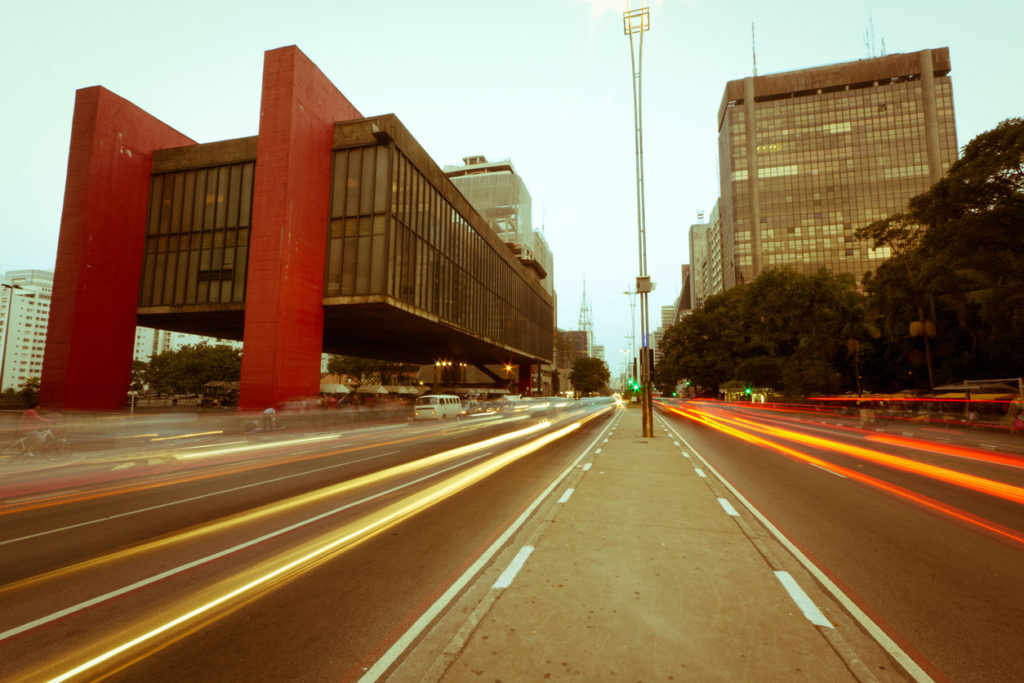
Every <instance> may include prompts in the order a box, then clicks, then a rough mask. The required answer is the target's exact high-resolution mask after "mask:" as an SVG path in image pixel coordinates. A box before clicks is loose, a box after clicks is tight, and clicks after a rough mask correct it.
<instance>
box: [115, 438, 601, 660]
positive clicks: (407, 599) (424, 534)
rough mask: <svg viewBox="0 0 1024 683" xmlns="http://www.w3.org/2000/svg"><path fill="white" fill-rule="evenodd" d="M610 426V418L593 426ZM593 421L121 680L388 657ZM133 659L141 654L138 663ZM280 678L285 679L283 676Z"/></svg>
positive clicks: (267, 595)
mask: <svg viewBox="0 0 1024 683" xmlns="http://www.w3.org/2000/svg"><path fill="white" fill-rule="evenodd" d="M595 422H601V423H603V422H605V420H600V421H595ZM597 427H598V425H594V424H593V423H591V424H589V425H584V427H583V428H581V429H579V430H577V431H575V432H572V433H571V434H570V435H568V436H566V437H565V438H564V439H563V440H561V441H559V442H556V443H555V444H553V445H551V446H547V447H545V448H543V449H542V450H539V451H536V452H534V453H531V454H529V455H527V456H525V457H524V458H522V459H521V460H517V461H514V462H512V463H511V464H509V465H507V466H506V467H505V468H504V469H502V470H500V471H499V472H498V473H497V475H496V476H491V477H489V478H487V479H484V480H483V481H480V482H478V483H476V484H474V485H472V486H471V487H469V488H467V489H465V490H463V491H461V492H460V493H458V494H457V495H455V496H453V497H451V498H448V499H445V500H443V501H441V502H439V503H437V504H436V505H435V506H434V507H432V508H429V509H427V510H425V511H423V512H421V513H419V514H418V515H416V516H413V517H409V518H406V519H404V520H403V521H402V522H401V523H400V524H398V525H396V526H392V527H390V528H389V529H388V530H387V531H386V532H384V533H381V534H377V535H375V536H372V537H371V538H369V539H368V540H365V541H363V542H361V543H359V544H357V545H355V546H353V547H351V548H349V549H347V550H346V551H345V552H342V553H340V554H337V555H334V556H332V557H331V558H329V559H328V560H326V561H324V562H322V563H320V564H318V565H316V566H315V567H314V568H312V569H310V570H308V571H306V572H304V573H301V574H299V575H297V576H295V577H293V578H291V579H290V580H289V581H288V582H285V583H283V584H281V585H277V586H275V587H274V588H273V590H269V591H266V592H263V593H261V594H260V595H259V596H258V598H253V599H251V600H249V601H247V602H246V603H245V604H243V605H241V606H239V607H238V608H237V609H234V610H233V611H231V612H230V613H229V614H226V615H222V616H220V618H219V619H217V620H214V621H213V622H212V623H210V624H208V625H206V627H205V628H203V629H202V630H200V631H198V632H190V633H189V634H188V635H187V636H186V637H184V639H182V640H180V641H177V642H174V643H169V644H168V643H164V644H165V645H167V647H166V648H165V649H163V650H162V651H160V652H158V653H155V654H154V655H153V656H152V657H148V658H145V659H143V660H141V661H139V662H138V663H137V664H136V665H135V666H133V667H131V668H129V669H127V670H125V671H124V672H123V673H122V674H119V676H121V677H122V678H123V679H131V680H139V679H145V680H161V679H169V678H174V679H178V680H180V679H181V678H182V677H186V676H187V675H189V673H190V672H195V673H201V674H202V678H203V679H204V680H210V679H211V678H212V679H217V678H218V677H220V678H221V679H225V680H226V679H236V680H237V679H238V678H240V677H243V676H250V677H252V676H255V677H259V678H260V679H268V678H275V677H278V678H284V677H285V676H284V675H283V674H284V673H287V674H289V675H288V676H287V677H289V678H294V677H295V675H296V672H301V673H302V675H303V677H309V678H313V677H318V674H317V672H323V671H330V672H332V675H335V676H337V675H340V673H344V672H345V671H347V670H348V669H349V668H351V667H354V666H356V665H357V664H358V663H359V662H360V661H362V660H363V659H365V658H366V657H367V655H368V653H371V652H378V654H379V652H380V651H382V649H381V648H386V646H387V644H388V643H389V642H390V641H389V639H391V638H393V637H394V634H396V633H398V632H400V631H401V629H402V626H403V625H407V624H409V623H411V622H412V621H413V620H414V619H415V617H416V615H417V614H418V613H419V612H421V611H422V610H423V609H424V608H425V606H426V605H427V604H429V603H430V602H431V601H432V598H433V597H434V596H436V595H437V594H440V592H442V591H443V590H444V588H445V586H446V585H448V584H450V582H451V581H453V580H454V579H455V578H456V577H457V576H458V575H459V574H460V573H461V571H462V569H463V568H464V567H465V566H468V565H469V564H470V563H471V562H472V559H473V558H474V557H476V556H477V555H479V553H480V552H481V551H482V549H483V548H484V547H486V545H487V544H488V543H489V542H490V540H491V539H493V538H495V537H497V536H498V535H499V534H500V532H501V530H502V529H503V528H505V526H507V524H508V523H509V522H510V521H511V520H512V519H514V518H515V516H516V515H517V514H518V511H519V510H521V509H522V508H523V507H524V506H525V505H527V504H528V502H529V500H530V499H531V497H532V496H535V495H536V494H537V493H538V492H539V491H541V490H543V488H544V487H545V486H547V484H548V482H549V481H550V480H551V479H552V478H553V477H554V476H556V475H557V474H558V473H560V471H561V470H563V469H564V468H565V466H566V465H567V463H568V462H570V461H571V458H573V457H575V452H574V451H575V450H576V449H578V448H580V447H581V446H580V444H581V443H585V442H586V439H587V434H588V433H590V432H591V431H592V430H593V429H594V428H597ZM132 656H133V657H134V656H136V655H134V654H133V655H132ZM277 672H283V674H282V675H280V676H278V675H277Z"/></svg>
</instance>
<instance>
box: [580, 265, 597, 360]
mask: <svg viewBox="0 0 1024 683" xmlns="http://www.w3.org/2000/svg"><path fill="white" fill-rule="evenodd" d="M579 329H580V330H581V331H583V332H586V333H587V356H590V355H591V353H590V352H591V349H592V348H593V343H594V341H593V340H594V320H593V318H592V317H591V315H590V302H589V301H587V281H586V279H584V280H583V299H582V300H581V301H580V321H579Z"/></svg>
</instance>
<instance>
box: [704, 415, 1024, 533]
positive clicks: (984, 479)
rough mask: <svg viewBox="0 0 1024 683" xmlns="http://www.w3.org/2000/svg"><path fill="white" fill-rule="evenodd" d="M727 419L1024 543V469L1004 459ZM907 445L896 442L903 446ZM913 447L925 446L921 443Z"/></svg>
mask: <svg viewBox="0 0 1024 683" xmlns="http://www.w3.org/2000/svg"><path fill="white" fill-rule="evenodd" d="M723 412H725V411H721V410H717V409H713V408H712V409H705V410H703V411H702V413H703V414H706V415H711V416H718V417H722V413H723ZM728 412H729V413H732V411H728ZM725 417H726V421H725V422H724V423H723V424H725V425H726V426H727V427H728V428H738V429H740V430H742V431H744V432H746V433H747V434H748V435H749V436H750V438H753V439H755V440H758V441H760V442H762V443H772V444H773V445H775V444H778V445H779V446H780V447H781V448H785V449H788V450H789V452H788V453H787V454H788V455H789V457H793V458H798V459H800V458H804V459H805V460H807V461H809V462H810V463H811V464H817V465H819V466H823V467H829V466H830V465H829V464H831V465H835V466H836V467H834V468H832V469H833V471H836V472H839V473H844V472H845V475H844V476H850V477H854V478H856V477H859V476H862V475H866V476H868V477H871V478H872V479H873V480H874V481H872V482H871V483H873V484H875V485H878V486H885V483H888V484H892V485H895V486H897V487H899V489H900V491H899V493H901V494H904V495H913V494H914V493H916V494H920V495H921V496H923V497H924V498H922V499H920V501H919V502H922V503H924V504H927V505H933V506H934V507H935V508H936V509H937V510H945V511H946V512H947V513H948V514H951V515H954V516H961V517H962V518H964V519H971V518H973V520H974V522H975V523H977V524H980V525H983V526H988V527H989V528H990V529H993V530H998V531H997V532H998V533H1004V534H1006V535H1007V536H1008V537H1010V538H1017V539H1019V540H1024V515H1022V514H1021V503H1022V502H1024V487H1021V486H1019V485H1018V482H1020V479H1021V476H1020V475H1021V472H1022V471H1021V469H1020V468H1019V467H1017V466H1015V465H1012V466H1008V465H1006V464H1005V463H1004V462H1002V461H1001V458H1002V457H1003V456H999V455H998V454H991V453H967V452H966V451H964V449H958V451H957V453H958V454H957V455H956V456H952V457H951V456H949V455H946V454H936V453H932V452H929V451H926V450H922V448H902V447H899V446H894V445H892V444H891V443H889V442H881V441H875V440H869V441H868V442H865V441H864V440H863V438H862V437H863V436H864V435H863V434H860V433H858V432H855V431H851V430H836V431H834V432H828V431H827V430H825V429H823V428H822V427H818V426H808V425H787V426H785V427H784V428H779V427H777V426H773V424H775V423H774V422H773V421H770V420H768V421H766V420H763V419H757V417H756V416H754V417H750V416H748V417H744V418H742V419H739V420H736V419H732V418H731V416H729V415H726V416H725ZM869 438H870V435H869ZM908 441H910V440H900V441H899V442H897V443H899V444H900V445H902V444H904V443H906V442H908ZM913 443H914V445H917V446H922V444H920V442H916V441H914V442H913ZM968 455H970V456H972V457H973V459H972V458H969V457H967V456H968ZM815 461H816V462H815ZM851 470H852V471H851ZM883 482H885V483H883ZM1022 483H1024V482H1022Z"/></svg>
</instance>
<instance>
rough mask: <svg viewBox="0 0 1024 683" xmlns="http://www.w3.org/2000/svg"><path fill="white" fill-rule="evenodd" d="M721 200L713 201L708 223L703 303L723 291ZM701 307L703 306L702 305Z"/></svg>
mask: <svg viewBox="0 0 1024 683" xmlns="http://www.w3.org/2000/svg"><path fill="white" fill-rule="evenodd" d="M720 204H721V199H716V200H715V206H714V207H713V208H712V209H711V216H710V218H709V221H708V245H707V275H706V277H705V278H704V291H703V294H702V299H703V301H707V299H708V297H710V296H714V295H715V294H721V293H722V292H724V291H725V280H724V279H723V277H722V214H721V212H720V211H719V205H720ZM702 306H703V304H702Z"/></svg>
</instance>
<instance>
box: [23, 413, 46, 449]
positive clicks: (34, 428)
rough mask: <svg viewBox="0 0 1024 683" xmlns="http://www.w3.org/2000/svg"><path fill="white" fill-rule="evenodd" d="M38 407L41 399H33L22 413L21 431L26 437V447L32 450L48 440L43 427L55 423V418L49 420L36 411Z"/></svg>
mask: <svg viewBox="0 0 1024 683" xmlns="http://www.w3.org/2000/svg"><path fill="white" fill-rule="evenodd" d="M38 407H39V401H32V402H30V403H29V404H28V408H26V409H25V412H23V413H22V414H21V432H22V434H23V435H24V437H25V444H26V448H27V449H28V450H30V451H31V450H32V449H33V448H36V447H37V446H41V445H42V444H43V443H44V442H45V441H46V438H45V437H44V436H43V429H45V427H46V425H48V424H53V420H48V419H46V418H45V417H43V416H42V415H40V414H39V413H37V412H36V408H38Z"/></svg>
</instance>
